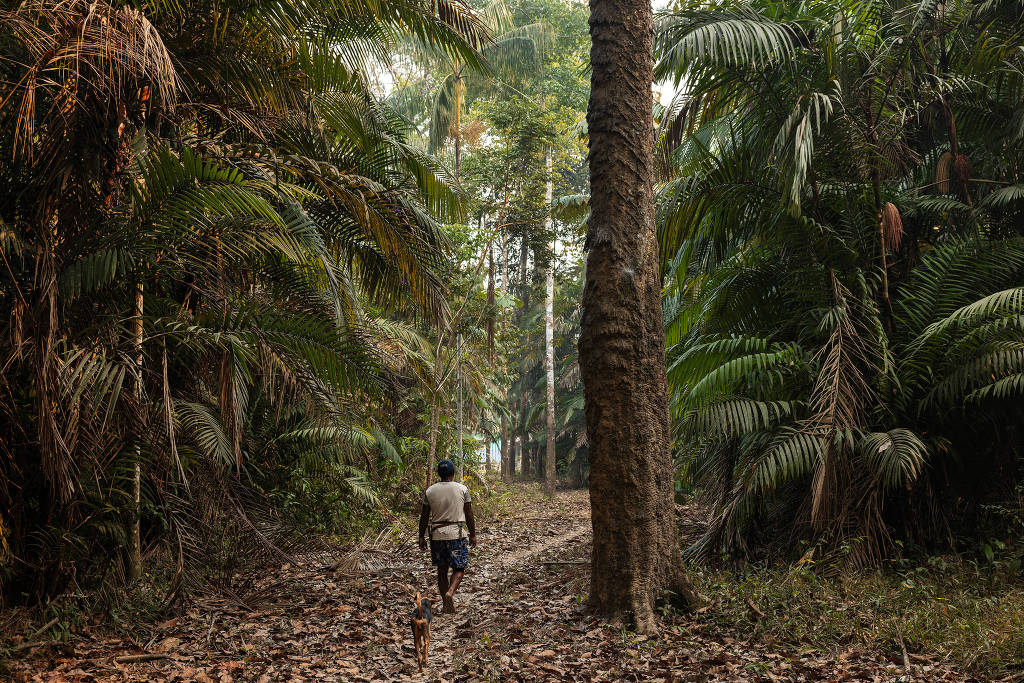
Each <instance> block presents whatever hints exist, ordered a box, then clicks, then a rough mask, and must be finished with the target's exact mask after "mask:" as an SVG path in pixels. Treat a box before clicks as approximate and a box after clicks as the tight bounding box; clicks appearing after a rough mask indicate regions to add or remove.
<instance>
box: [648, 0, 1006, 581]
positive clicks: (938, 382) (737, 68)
mask: <svg viewBox="0 0 1024 683" xmlns="http://www.w3.org/2000/svg"><path fill="white" fill-rule="evenodd" d="M1011 14H1012V15H1013V17H1016V18H1012V17H1011V16H1010V15H1011ZM1018 15H1019V8H1018V9H1015V10H1013V11H1012V12H1010V13H1009V14H1006V13H1002V12H1001V11H999V10H996V9H995V8H994V7H988V6H986V8H985V9H980V8H975V9H968V8H967V7H966V6H961V5H955V6H941V7H940V6H939V5H936V4H935V3H930V2H926V3H921V4H910V5H907V4H901V3H889V4H885V3H883V4H877V3H874V4H871V5H865V4H863V3H849V2H845V1H842V0H839V1H836V0H821V1H816V2H812V3H809V4H803V5H799V6H796V5H792V4H785V3H777V2H773V1H771V0H756V1H754V2H747V1H733V0H725V1H723V2H717V3H713V4H711V5H707V4H686V3H682V4H677V5H675V6H673V8H672V9H671V10H670V11H667V12H666V13H664V14H663V15H662V16H661V17H660V18H659V21H658V31H657V33H658V35H657V39H656V52H657V55H656V56H657V59H658V67H657V71H658V74H659V76H660V77H663V78H672V79H674V81H675V82H676V83H677V84H678V85H679V86H680V93H679V95H678V96H677V99H676V101H675V102H674V103H673V104H672V105H671V106H669V107H667V108H666V109H665V110H664V111H663V112H661V116H662V121H661V123H660V127H659V142H658V144H659V156H660V157H661V158H662V159H663V161H664V171H665V173H666V176H665V178H664V182H663V184H662V185H661V187H660V190H659V228H660V235H659V238H660V241H661V247H662V262H663V263H662V265H663V272H664V275H665V282H666V289H665V306H664V310H665V316H666V330H667V335H668V345H669V350H668V363H669V382H670V385H671V389H672V392H673V396H672V411H673V416H674V418H675V424H676V436H677V440H676V456H677V463H678V466H679V474H680V476H681V477H682V478H684V479H685V480H686V483H687V485H689V486H693V487H696V489H697V490H698V491H699V492H700V495H701V496H702V498H703V500H704V501H705V502H706V503H707V504H709V505H710V506H711V513H710V515H709V522H708V524H707V526H706V529H705V533H704V534H703V535H702V536H701V537H700V539H699V540H698V541H697V542H696V543H695V544H694V545H693V546H692V547H691V549H690V553H691V554H692V555H693V556H696V557H703V558H714V557H717V556H718V555H719V553H720V552H722V551H726V552H734V553H738V554H741V555H745V556H747V557H758V556H763V555H766V554H771V553H773V552H775V551H782V552H783V553H784V554H787V555H790V556H793V555H792V554H793V553H795V552H796V551H798V550H801V549H799V548H798V547H797V545H796V543H795V541H796V539H798V538H809V539H811V540H812V546H813V549H812V552H813V553H816V555H815V557H816V558H817V559H819V560H821V559H822V558H827V557H837V556H842V557H843V558H844V561H846V562H852V563H853V564H855V565H867V564H876V563H878V562H879V561H881V559H882V558H883V557H886V556H887V555H888V553H889V552H891V551H892V550H893V548H894V547H895V546H894V543H895V542H896V541H897V540H898V539H901V538H902V539H905V540H913V541H916V542H920V543H924V544H929V545H930V544H941V543H943V542H944V541H945V542H948V539H949V533H948V528H949V527H950V526H953V527H954V528H955V527H956V526H957V525H959V524H960V523H964V524H968V523H969V522H968V520H969V519H970V516H971V513H970V512H969V511H970V510H972V509H974V510H976V509H977V507H978V505H980V504H983V503H984V502H986V501H987V500H990V499H991V498H993V497H998V496H1000V495H1003V494H1005V493H1006V491H1007V490H1008V489H1012V486H1013V485H1014V484H1015V482H1016V481H1017V480H1018V477H1019V476H1020V473H1021V472H1022V469H1021V467H1020V464H1021V460H1020V454H1021V452H1022V447H1024V441H1022V440H1021V439H1022V435H1021V434H1020V433H1019V431H1018V430H1016V428H1010V429H1007V428H1006V425H1007V424H1008V423H1010V422H1013V421H1014V418H1013V417H1012V416H1013V415H1015V414H1016V413H1017V412H1019V409H1020V406H1021V401H1022V397H1024V395H1022V393H1021V391H1022V389H1024V380H1022V374H1021V372H1022V367H1021V362H1022V359H1024V356H1022V354H1021V352H1022V349H1021V341H1020V340H1021V330H1020V323H1021V316H1022V314H1024V294H1022V291H1021V289H1020V283H1021V282H1022V278H1024V260H1022V259H1024V251H1022V247H1024V243H1022V241H1021V237H1022V233H1021V231H1020V223H1019V211H1020V206H1019V202H1018V199H1019V197H1020V193H1019V192H1017V191H1016V190H1015V189H1014V188H1016V187H1017V186H1018V184H1019V180H1020V179H1019V178H1018V172H1017V169H1018V168H1019V166H1020V162H1021V152H1022V150H1024V148H1022V146H1021V144H1020V135H1019V130H1017V129H1016V128H1015V127H1014V123H1013V122H1014V121H1018V120H1019V118H1020V111H1019V100H1018V98H1016V95H1014V94H1013V93H1017V92H1019V91H1020V89H1021V87H1022V83H1021V77H1020V74H1021V71H1020V68H1019V66H1020V64H1019V61H1020V60H1019V54H1018V52H1017V51H1016V49H1015V45H1016V44H1017V41H1018V36H1017V32H1016V31H1017V29H1016V28H1015V26H1016V24H1015V23H1014V22H1015V21H1018V20H1019V18H1020V17H1019V16H1018ZM925 74H927V76H924V75H925ZM979 101H980V102H984V106H985V107H986V108H988V109H989V111H990V112H991V114H990V115H989V116H984V117H979V116H978V115H977V112H976V105H977V103H978V102H979ZM993 131H999V133H998V134H993ZM958 155H959V156H958ZM854 539H857V541H856V542H855V543H854V542H853V540H854ZM843 548H851V549H852V550H851V552H848V553H844V552H843V550H842V549H843ZM801 552H802V550H801Z"/></svg>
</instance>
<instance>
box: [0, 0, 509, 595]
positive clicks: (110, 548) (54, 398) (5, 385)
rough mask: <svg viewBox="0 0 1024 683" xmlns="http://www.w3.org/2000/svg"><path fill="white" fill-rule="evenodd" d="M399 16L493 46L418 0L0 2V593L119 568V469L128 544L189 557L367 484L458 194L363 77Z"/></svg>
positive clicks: (379, 458) (239, 545) (464, 15)
mask: <svg viewBox="0 0 1024 683" xmlns="http://www.w3.org/2000/svg"><path fill="white" fill-rule="evenodd" d="M243 4H244V3H243ZM405 40H415V41H418V43H419V44H420V45H421V46H422V47H423V49H424V50H425V51H433V53H434V54H436V55H441V56H443V57H444V58H445V59H453V60H458V61H459V62H460V63H462V64H464V65H467V66H468V67H477V68H483V67H484V64H485V60H484V58H483V56H482V55H481V53H480V50H482V49H484V48H486V47H487V46H489V45H491V43H492V41H491V40H490V37H489V33H488V30H487V28H486V27H485V26H484V24H483V22H482V21H481V19H480V18H478V16H477V15H476V14H475V13H473V12H472V11H470V10H468V9H467V8H466V7H465V6H463V5H460V4H458V3H455V4H452V3H447V2H441V3H423V2H421V1H420V0H394V1H391V0H388V1H387V2H384V3H369V4H367V3H361V2H353V1H351V0H317V1H316V2H303V3H297V2H280V3H273V4H272V5H260V4H257V5H251V4H250V5H244V6H242V5H239V4H238V3H228V5H227V6H223V5H217V4H210V3H207V2H184V3H162V2H161V3H155V4H147V3H141V4H138V3H136V4H135V5H130V6H129V5H123V4H118V3H113V4H104V3H102V2H101V3H90V2H85V1H84V0H73V1H72V2H61V3H56V2H32V3H25V4H22V5H18V6H17V7H14V8H12V9H10V10H9V11H7V12H6V13H5V14H4V16H3V17H2V18H0V72H2V74H3V81H4V83H6V84H7V85H5V86H4V88H5V90H4V93H3V97H2V98H0V102H2V103H0V122H2V123H3V130H4V131H5V133H4V136H3V137H2V138H0V151H2V155H0V156H2V157H3V161H0V178H2V179H3V183H4V191H3V192H4V197H5V201H4V202H3V203H2V206H3V208H2V210H0V226H2V227H0V255H2V262H3V263H4V268H3V272H2V274H0V307H2V310H3V311H4V312H5V315H4V316H3V322H2V323H0V359H2V360H0V363H2V365H3V367H4V372H3V373H2V376H0V430H2V432H3V433H4V434H5V438H4V439H3V441H2V443H0V509H2V510H4V513H3V517H2V518H0V551H2V552H0V579H2V583H3V589H4V595H5V597H12V598H14V599H15V600H19V601H33V600H35V601H42V600H44V599H45V597H46V596H47V595H53V594H56V593H59V592H60V591H61V590H62V589H63V587H64V585H65V582H66V581H67V580H68V579H69V577H72V576H73V575H74V573H75V570H76V567H77V568H81V569H87V568H88V566H89V565H90V562H92V563H100V562H101V561H102V562H109V563H110V564H109V565H106V566H104V571H108V572H109V571H113V575H119V576H123V575H124V573H125V567H124V562H123V560H124V557H123V555H122V554H121V552H119V551H121V550H126V549H127V543H128V538H129V537H130V535H129V534H128V533H127V529H126V527H127V524H126V521H128V520H130V519H131V516H132V513H133V512H134V508H135V505H134V502H133V495H132V480H133V478H134V472H135V467H136V465H138V466H139V467H140V469H141V471H142V481H141V502H140V504H139V505H138V508H137V509H138V511H139V513H140V516H141V518H142V523H141V530H142V542H143V545H144V546H147V547H152V546H157V547H159V546H161V544H164V543H168V545H169V546H170V547H172V548H174V550H175V554H177V558H176V561H177V562H184V563H185V565H186V566H185V567H184V569H185V570H188V571H191V570H194V569H199V568H201V566H202V565H204V563H205V565H207V567H213V568H215V569H217V570H220V571H222V572H224V573H225V574H228V575H230V573H231V572H232V571H234V570H235V569H237V568H239V567H249V566H258V565H259V560H260V558H261V557H264V556H266V555H267V554H268V553H269V554H270V555H273V554H274V553H275V552H280V548H277V549H274V547H273V546H274V544H275V543H279V541H280V542H281V543H284V542H285V541H287V540H288V539H287V538H286V536H287V533H286V532H285V531H282V529H281V525H280V524H279V521H280V519H279V517H275V514H276V512H281V511H283V512H284V513H285V516H286V517H287V518H289V519H290V520H291V521H292V522H298V523H301V524H305V525H307V526H311V527H314V528H316V529H318V530H321V531H329V532H338V531H339V530H341V529H342V527H344V526H345V525H346V524H348V523H349V522H350V520H351V519H352V518H353V517H355V516H358V515H361V514H364V512H365V511H366V510H367V509H369V508H373V507H376V506H377V505H378V504H379V502H380V496H379V491H378V484H377V482H375V481H373V473H374V471H375V470H377V469H385V468H387V467H395V466H397V464H398V462H399V461H400V459H401V456H400V454H399V452H398V450H397V449H396V448H395V446H394V441H395V436H394V435H395V432H396V429H397V427H396V424H395V421H394V414H393V410H394V408H395V406H396V405H397V404H400V403H402V402H403V401H406V400H409V397H408V394H409V390H408V388H409V387H410V386H412V385H413V383H414V382H415V377H416V375H415V367H416V365H417V363H419V362H421V356H422V353H423V348H424V346H425V344H424V340H423V338H422V336H421V330H422V329H423V328H428V327H429V326H430V325H431V324H432V323H434V322H436V321H437V320H439V319H442V318H443V317H444V316H446V315H447V314H448V312H449V310H448V301H447V294H448V291H447V282H446V279H447V278H448V276H449V269H450V267H451V260H450V256H451V254H450V246H451V245H450V244H449V242H448V240H447V237H446V235H445V232H444V228H443V225H444V224H445V223H447V222H449V221H454V220H461V219H462V218H463V215H464V214H463V210H464V205H463V202H462V199H461V197H459V196H458V194H457V192H456V191H455V190H454V189H453V188H452V187H451V186H450V177H449V174H448V173H447V171H446V170H445V169H443V168H442V167H441V166H440V165H439V164H438V163H437V162H436V161H435V160H433V159H431V158H430V157H428V156H427V155H425V154H424V153H423V152H422V151H420V150H419V149H418V148H417V147H416V146H415V144H411V143H410V138H411V137H412V130H411V129H410V127H409V126H408V124H407V123H406V122H405V121H404V120H403V119H402V118H401V116H400V115H399V114H398V113H397V112H396V111H394V110H393V109H392V108H390V107H389V106H388V105H387V104H385V103H384V102H382V101H381V99H380V98H379V97H378V96H377V95H375V94H374V93H373V89H372V88H371V87H370V85H369V84H370V82H371V79H370V77H369V74H371V73H373V72H375V71H376V70H377V69H379V68H381V67H382V66H383V62H386V61H389V60H390V59H391V57H392V55H393V54H394V52H395V50H396V46H397V44H398V43H399V42H401V41H405ZM197 45H203V46H204V47H203V49H202V50H196V46H197ZM8 436H9V437H10V438H7V437H8ZM268 500H269V501H270V502H269V503H268V502H267V501H268ZM274 505H276V506H278V507H279V508H280V509H279V510H277V511H275V510H274V509H273V507H274ZM217 538H220V539H223V538H232V539H233V540H232V542H231V543H230V544H227V545H225V544H224V543H218V542H217V541H216V539H217ZM253 539H256V540H255V541H254V540H253ZM281 547H297V546H294V545H292V546H283V545H282V546H281ZM89 558H94V559H93V560H91V561H90V560H89ZM95 558H103V559H102V560H100V559H95ZM199 583H200V584H201V583H202V582H199ZM177 589H178V587H177V586H176V587H174V588H173V589H172V590H177Z"/></svg>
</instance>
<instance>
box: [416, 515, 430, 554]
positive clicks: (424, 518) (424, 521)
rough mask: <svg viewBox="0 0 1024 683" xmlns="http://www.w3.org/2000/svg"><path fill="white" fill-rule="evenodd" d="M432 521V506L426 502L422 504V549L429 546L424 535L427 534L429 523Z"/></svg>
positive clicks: (420, 537)
mask: <svg viewBox="0 0 1024 683" xmlns="http://www.w3.org/2000/svg"><path fill="white" fill-rule="evenodd" d="M429 522H430V506H429V505H427V504H426V503H423V505H421V506H420V535H419V537H418V538H419V539H420V550H423V549H424V548H426V547H427V540H426V539H425V538H424V536H426V535H427V524H428V523H429Z"/></svg>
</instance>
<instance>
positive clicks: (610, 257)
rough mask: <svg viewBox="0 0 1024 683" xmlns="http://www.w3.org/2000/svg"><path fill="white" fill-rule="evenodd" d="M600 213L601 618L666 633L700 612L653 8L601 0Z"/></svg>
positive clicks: (590, 115) (583, 361)
mask: <svg viewBox="0 0 1024 683" xmlns="http://www.w3.org/2000/svg"><path fill="white" fill-rule="evenodd" d="M590 8H591V14H590V35H591V38H592V40H593V46H592V48H591V53H590V55H591V65H592V69H593V71H592V76H591V92H590V106H589V109H588V111H587V126H588V130H589V135H590V157H589V160H590V206H591V214H590V221H589V225H588V234H587V245H586V246H587V249H588V254H587V265H586V282H585V288H584V293H583V318H582V322H581V334H580V341H579V351H580V370H581V373H582V378H583V384H584V396H585V398H586V417H587V437H588V439H589V442H590V506H591V519H592V524H593V530H594V547H593V554H592V558H591V579H590V601H589V606H590V609H591V610H592V611H593V612H595V613H596V614H599V615H601V616H603V617H606V618H610V619H614V620H618V619H625V620H627V621H629V622H631V623H632V625H633V626H634V627H635V628H636V629H637V630H638V631H639V632H644V633H646V632H651V631H653V630H655V629H656V628H657V622H656V619H655V616H654V609H653V608H654V603H655V601H656V600H657V599H658V598H660V597H662V595H663V593H664V592H665V591H673V592H675V593H676V594H677V596H679V597H681V598H683V599H684V600H685V601H686V602H688V603H690V604H693V603H694V602H695V601H696V596H695V595H694V593H693V590H692V588H691V586H690V584H689V582H688V581H687V579H686V576H685V574H684V573H683V570H682V565H681V558H680V555H679V545H678V539H677V536H676V529H675V505H674V498H673V486H672V482H673V477H672V459H671V454H670V451H669V417H668V390H667V386H666V378H665V332H664V327H663V323H662V309H661V298H660V287H659V278H658V254H657V241H656V235H655V225H654V191H653V149H654V130H653V122H652V117H651V111H652V106H653V101H652V94H651V83H652V77H653V75H652V64H651V38H652V33H653V30H654V29H653V27H654V24H653V17H652V12H651V5H650V0H618V1H614V0H591V4H590Z"/></svg>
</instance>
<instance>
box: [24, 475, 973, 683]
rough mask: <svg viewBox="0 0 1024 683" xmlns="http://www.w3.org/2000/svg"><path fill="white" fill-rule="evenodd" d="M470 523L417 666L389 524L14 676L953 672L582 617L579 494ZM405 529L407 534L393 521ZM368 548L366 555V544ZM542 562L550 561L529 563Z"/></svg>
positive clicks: (442, 677)
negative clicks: (456, 588)
mask: <svg viewBox="0 0 1024 683" xmlns="http://www.w3.org/2000/svg"><path fill="white" fill-rule="evenodd" d="M521 502H522V504H521V505H520V506H519V507H518V508H517V509H516V514H515V515H514V516H508V517H504V518H494V519H485V520H481V529H480V532H479V534H478V536H479V541H480V544H479V546H478V548H477V549H475V550H473V551H472V552H471V564H470V570H469V572H467V575H466V578H465V580H464V582H463V584H462V589H461V590H460V592H459V595H458V596H457V598H458V601H457V602H458V609H457V613H456V614H455V615H442V614H440V610H439V609H435V615H436V616H435V619H434V622H433V624H432V627H431V647H430V661H429V664H428V666H427V668H426V669H425V671H424V672H423V673H422V674H420V673H418V671H417V666H416V657H415V652H414V650H413V645H412V636H411V627H410V622H409V619H410V616H409V615H410V613H411V608H412V597H413V595H414V594H415V592H416V591H421V592H423V593H424V595H427V596H428V597H429V598H430V599H431V600H432V601H433V603H434V604H435V605H437V606H439V605H440V601H439V599H438V595H437V590H436V584H435V583H434V578H433V576H434V570H433V568H432V567H431V566H430V561H429V554H427V553H421V552H420V551H419V550H418V548H417V547H416V544H415V542H414V539H413V538H411V537H404V536H410V534H409V533H408V531H407V530H406V531H405V532H403V531H402V527H393V528H392V529H390V530H387V531H385V532H384V533H382V534H381V535H380V536H378V537H376V538H375V539H374V540H373V541H372V542H364V543H362V544H359V545H357V547H356V548H354V549H348V550H347V551H346V552H344V553H341V554H339V555H338V556H336V557H333V558H327V559H325V558H323V557H315V558H308V559H304V560H303V561H299V562H294V563H284V564H282V565H281V566H280V567H278V568H277V569H276V570H275V571H272V572H269V573H268V574H267V576H265V577H264V578H263V579H262V580H260V581H259V582H257V583H258V585H256V586H254V588H255V593H256V594H257V595H260V596H263V599H262V600H261V601H260V602H259V603H258V604H250V605H249V606H248V607H247V606H246V605H243V604H240V603H239V602H238V601H236V600H230V599H206V600H202V601H199V602H197V603H195V604H194V605H192V606H191V607H189V608H188V609H186V610H184V611H183V612H182V613H181V614H180V615H179V616H176V617H173V618H171V619H167V620H165V621H162V622H159V623H156V624H153V625H152V634H153V635H152V638H151V639H150V641H149V642H146V643H142V642H132V641H130V640H128V639H126V638H119V637H111V636H109V635H104V633H103V632H102V631H100V630H99V629H96V630H86V631H84V632H82V633H80V634H78V636H77V637H76V638H75V639H74V640H73V641H71V643H70V644H67V645H65V646H63V647H62V648H58V649H51V648H46V647H40V648H35V649H32V650H30V651H29V652H28V653H26V655H27V656H25V657H23V658H22V659H21V660H20V661H16V662H14V663H13V665H12V673H13V675H14V679H15V680H22V681H33V682H35V681H39V682H47V683H49V682H55V681H62V682H63V681H76V682H77V681H147V680H150V681H155V680H161V681H177V682H180V683H188V682H197V683H208V682H211V681H213V682H217V683H225V682H230V681H257V682H258V683H266V682H269V681H446V682H453V681H549V680H559V681H652V682H657V681H663V682H670V681H671V682H676V681H823V680H828V681H910V680H913V681H967V680H971V679H970V678H969V677H966V676H963V675H962V674H960V673H958V672H957V671H955V670H954V669H953V668H952V667H951V666H948V665H945V664H943V663H942V662H935V661H931V660H929V659H928V658H925V657H917V659H916V660H915V661H913V662H910V663H908V662H907V661H904V660H901V659H895V660H894V659H892V658H891V657H888V656H886V655H884V654H883V653H880V652H877V651H871V650H867V649H858V648H851V649H849V650H846V651H844V652H841V653H834V652H833V653H829V652H822V651H818V650H815V649H812V648H804V649H799V648H793V647H787V646H781V645H778V644H773V643H770V642H763V641H761V642H759V641H758V640H754V639H750V640H749V641H740V640H738V639H736V638H734V637H732V636H731V635H730V634H729V633H728V632H727V631H722V630H716V629H715V628H714V627H713V626H711V625H710V624H709V623H708V622H707V621H703V620H702V615H701V614H700V613H698V614H691V615H683V614H674V613H671V612H670V611H667V612H666V613H665V614H664V615H663V623H662V628H661V630H660V633H659V634H658V635H657V636H656V637H642V636H638V635H636V634H632V633H630V632H628V631H626V630H624V629H620V628H614V627H611V626H608V625H605V624H603V623H601V622H599V621H597V620H595V619H593V618H591V617H590V616H588V615H587V613H586V610H585V605H584V600H585V591H586V589H587V583H588V578H589V567H588V565H587V564H586V562H585V561H586V560H587V559H588V558H589V556H590V538H591V527H590V516H589V500H588V497H587V493H586V491H566V492H560V493H559V494H558V495H557V496H556V497H555V498H554V499H553V500H551V501H545V500H540V499H536V498H535V497H534V498H530V497H524V499H523V501H521ZM406 529H407V528H406ZM368 550H369V551H370V552H367V551H368ZM545 562H559V563H558V564H545Z"/></svg>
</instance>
